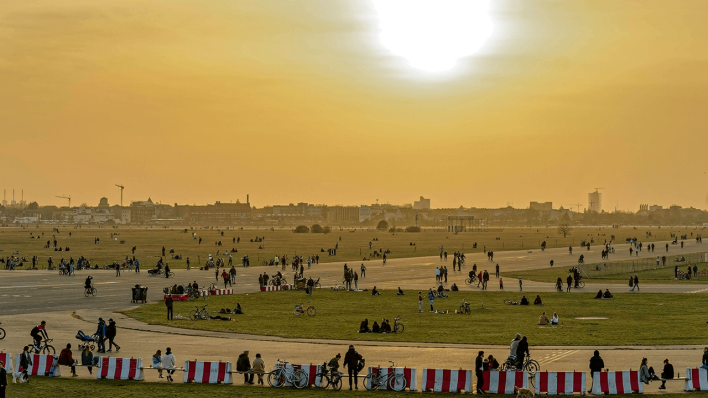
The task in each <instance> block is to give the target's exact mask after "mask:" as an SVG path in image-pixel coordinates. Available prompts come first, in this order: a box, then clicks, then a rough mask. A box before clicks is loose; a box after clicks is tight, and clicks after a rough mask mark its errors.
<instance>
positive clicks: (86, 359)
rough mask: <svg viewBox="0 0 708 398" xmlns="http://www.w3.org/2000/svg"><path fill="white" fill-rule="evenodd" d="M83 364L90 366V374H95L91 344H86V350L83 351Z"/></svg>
mask: <svg viewBox="0 0 708 398" xmlns="http://www.w3.org/2000/svg"><path fill="white" fill-rule="evenodd" d="M81 364H82V365H84V366H88V371H89V374H90V375H92V374H93V368H92V367H91V365H93V352H91V346H90V345H89V344H86V347H84V350H83V351H81Z"/></svg>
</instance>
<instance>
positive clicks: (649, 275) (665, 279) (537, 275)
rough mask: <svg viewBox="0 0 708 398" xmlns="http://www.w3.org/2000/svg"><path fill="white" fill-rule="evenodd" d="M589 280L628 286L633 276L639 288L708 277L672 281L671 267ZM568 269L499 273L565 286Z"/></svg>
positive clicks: (694, 281) (699, 281) (696, 281)
mask: <svg viewBox="0 0 708 398" xmlns="http://www.w3.org/2000/svg"><path fill="white" fill-rule="evenodd" d="M696 265H697V266H698V269H699V270H705V269H706V268H708V263H698V264H696ZM685 266H686V264H682V265H680V266H679V268H680V269H681V270H682V271H685V270H686V268H685ZM586 268H587V269H591V268H592V266H590V265H588V266H586ZM587 272H588V273H589V276H590V278H585V279H584V280H585V282H586V283H593V284H598V283H599V284H601V283H603V282H612V283H627V284H629V277H630V276H634V275H635V274H636V275H637V277H638V278H639V282H640V286H641V283H668V284H677V285H682V284H708V276H703V277H698V278H692V279H689V280H676V279H674V268H673V266H666V267H665V268H657V269H652V270H648V271H639V272H627V273H621V274H615V275H595V274H594V273H593V272H592V271H587ZM568 275H569V274H568V267H562V268H561V267H555V268H547V269H538V270H531V271H518V272H501V277H502V278H511V279H514V278H518V277H522V278H523V279H525V280H532V281H537V282H547V283H555V281H556V279H558V278H559V277H560V278H561V279H562V280H563V283H564V284H565V282H566V280H565V278H567V277H568Z"/></svg>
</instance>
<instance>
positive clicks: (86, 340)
mask: <svg viewBox="0 0 708 398" xmlns="http://www.w3.org/2000/svg"><path fill="white" fill-rule="evenodd" d="M76 338H77V339H78V340H80V341H81V343H79V350H81V351H83V350H84V349H85V348H86V346H88V347H89V348H91V351H93V350H95V349H96V346H95V345H94V343H95V342H96V337H95V336H94V337H91V336H89V335H87V334H84V332H82V331H81V330H79V332H78V333H76Z"/></svg>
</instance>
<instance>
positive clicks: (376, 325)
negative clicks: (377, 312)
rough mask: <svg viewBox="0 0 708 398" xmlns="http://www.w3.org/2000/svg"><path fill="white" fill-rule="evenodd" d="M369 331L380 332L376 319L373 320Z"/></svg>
mask: <svg viewBox="0 0 708 398" xmlns="http://www.w3.org/2000/svg"><path fill="white" fill-rule="evenodd" d="M371 332H372V333H381V327H380V326H379V324H378V323H376V321H374V326H372V327H371Z"/></svg>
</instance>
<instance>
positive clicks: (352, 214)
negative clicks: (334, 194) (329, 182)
mask: <svg viewBox="0 0 708 398" xmlns="http://www.w3.org/2000/svg"><path fill="white" fill-rule="evenodd" d="M327 221H329V222H358V221H359V207H356V206H329V207H327Z"/></svg>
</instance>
